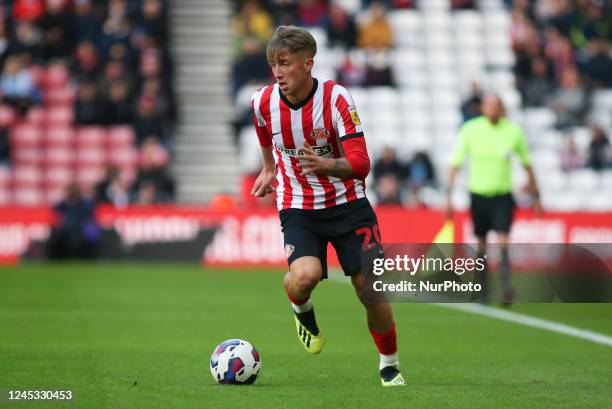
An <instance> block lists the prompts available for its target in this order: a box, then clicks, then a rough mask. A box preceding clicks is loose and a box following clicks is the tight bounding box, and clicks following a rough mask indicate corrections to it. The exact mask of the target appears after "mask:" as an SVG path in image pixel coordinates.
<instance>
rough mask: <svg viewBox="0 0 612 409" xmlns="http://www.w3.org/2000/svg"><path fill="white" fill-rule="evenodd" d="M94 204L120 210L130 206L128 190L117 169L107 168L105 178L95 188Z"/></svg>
mask: <svg viewBox="0 0 612 409" xmlns="http://www.w3.org/2000/svg"><path fill="white" fill-rule="evenodd" d="M95 200H96V204H111V205H113V206H114V207H118V208H122V207H126V206H127V205H129V204H130V189H129V183H128V181H127V180H126V178H125V177H124V176H123V175H122V174H121V172H120V171H119V169H117V168H116V167H114V166H109V167H108V168H107V169H106V176H105V177H104V179H103V180H102V181H100V183H98V184H97V185H96V188H95Z"/></svg>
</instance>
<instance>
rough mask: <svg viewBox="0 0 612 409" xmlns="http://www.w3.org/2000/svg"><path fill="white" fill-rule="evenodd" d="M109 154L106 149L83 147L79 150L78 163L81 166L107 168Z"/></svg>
mask: <svg viewBox="0 0 612 409" xmlns="http://www.w3.org/2000/svg"><path fill="white" fill-rule="evenodd" d="M106 160H107V152H106V149H104V148H98V147H81V148H80V149H78V150H77V162H78V163H79V164H86V165H96V166H105V165H106Z"/></svg>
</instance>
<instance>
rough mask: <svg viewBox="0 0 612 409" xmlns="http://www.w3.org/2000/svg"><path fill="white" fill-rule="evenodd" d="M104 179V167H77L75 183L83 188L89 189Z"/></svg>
mask: <svg viewBox="0 0 612 409" xmlns="http://www.w3.org/2000/svg"><path fill="white" fill-rule="evenodd" d="M102 179H104V168H102V167H99V166H80V167H79V168H78V169H77V177H76V180H77V183H78V184H79V185H80V186H81V187H82V188H85V189H90V188H92V187H93V186H95V185H96V184H98V182H100V181H101V180H102Z"/></svg>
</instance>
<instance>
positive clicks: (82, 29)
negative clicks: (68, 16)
mask: <svg viewBox="0 0 612 409" xmlns="http://www.w3.org/2000/svg"><path fill="white" fill-rule="evenodd" d="M101 26H102V22H101V21H100V18H98V17H97V16H96V14H95V13H94V8H93V5H92V0H75V2H74V15H73V17H72V24H71V32H72V34H73V36H74V37H73V38H75V39H80V40H82V41H85V40H88V41H95V40H96V39H97V38H98V35H99V34H100V30H101Z"/></svg>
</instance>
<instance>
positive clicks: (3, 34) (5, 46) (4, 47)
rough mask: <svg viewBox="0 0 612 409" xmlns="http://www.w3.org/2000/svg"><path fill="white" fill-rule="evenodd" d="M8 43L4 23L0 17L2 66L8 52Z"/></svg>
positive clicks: (0, 56) (8, 39)
mask: <svg viewBox="0 0 612 409" xmlns="http://www.w3.org/2000/svg"><path fill="white" fill-rule="evenodd" d="M10 45H11V41H10V38H9V36H8V33H7V28H6V23H5V22H4V21H3V20H2V19H0V66H4V59H5V58H6V55H7V54H8V51H9V47H10Z"/></svg>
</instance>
